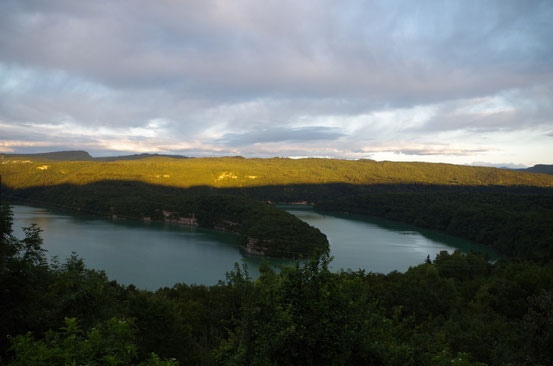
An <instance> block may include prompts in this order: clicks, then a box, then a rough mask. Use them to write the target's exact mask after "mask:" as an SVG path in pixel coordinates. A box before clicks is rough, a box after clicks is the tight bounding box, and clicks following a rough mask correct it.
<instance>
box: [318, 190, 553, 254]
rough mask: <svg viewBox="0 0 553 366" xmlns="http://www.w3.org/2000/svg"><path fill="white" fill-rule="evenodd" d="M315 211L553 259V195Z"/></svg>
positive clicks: (456, 197) (355, 202)
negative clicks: (372, 219) (432, 231)
mask: <svg viewBox="0 0 553 366" xmlns="http://www.w3.org/2000/svg"><path fill="white" fill-rule="evenodd" d="M315 209H317V210H321V211H339V212H347V213H352V214H361V215H368V216H376V217H382V218H386V219H390V220H397V221H402V222H406V223H410V224H413V225H417V226H421V227H426V228H430V229H436V230H441V231H445V232H447V233H448V234H451V235H455V236H459V237H463V238H467V239H470V240H473V241H475V242H477V243H480V244H483V245H488V246H490V247H492V248H494V249H496V250H497V251H498V252H500V253H502V254H504V255H507V256H509V257H514V258H528V259H533V260H542V259H546V260H550V259H553V195H543V194H542V195H536V194H508V193H490V192H488V193H477V192H462V191H458V192H417V193H412V192H410V193H373V194H366V195H360V196H359V195H356V196H351V197H347V198H342V199H336V200H328V201H320V202H318V203H317V205H316V206H315Z"/></svg>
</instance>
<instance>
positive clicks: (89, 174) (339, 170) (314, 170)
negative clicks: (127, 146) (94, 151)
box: [0, 157, 553, 189]
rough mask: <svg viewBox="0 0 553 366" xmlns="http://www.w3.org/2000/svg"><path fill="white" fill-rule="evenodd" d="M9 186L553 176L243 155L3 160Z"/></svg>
mask: <svg viewBox="0 0 553 366" xmlns="http://www.w3.org/2000/svg"><path fill="white" fill-rule="evenodd" d="M0 160H2V161H1V164H0V173H1V174H2V177H3V178H2V179H3V181H2V182H3V184H4V185H6V186H8V187H10V188H14V189H19V188H26V187H33V186H42V185H57V184H78V185H82V184H87V183H92V182H98V181H104V180H127V181H139V182H144V183H149V184H155V185H164V186H172V187H180V188H189V187H195V186H209V187H215V188H228V187H260V186H271V185H279V186H283V185H293V184H329V183H347V184H354V185H374V184H425V185H430V184H432V185H449V186H489V185H495V186H532V187H553V176H551V175H547V174H535V173H526V172H518V171H512V170H506V169H496V168H485V167H473V166H461V165H452V164H436V163H402V162H386V161H383V162H377V161H373V160H356V161H352V160H338V159H286V158H273V159H244V158H240V157H225V158H194V159H172V158H164V157H151V158H146V159H139V160H129V161H114V162H93V161H53V160H50V161H48V160H38V161H37V160H33V159H26V158H19V159H14V158H4V159H0Z"/></svg>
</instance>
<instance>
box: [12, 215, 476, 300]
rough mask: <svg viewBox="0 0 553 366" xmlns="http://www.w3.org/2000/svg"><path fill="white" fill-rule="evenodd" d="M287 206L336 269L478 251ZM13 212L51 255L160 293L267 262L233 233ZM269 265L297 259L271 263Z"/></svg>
mask: <svg viewBox="0 0 553 366" xmlns="http://www.w3.org/2000/svg"><path fill="white" fill-rule="evenodd" d="M285 209H286V210H287V211H289V212H291V213H292V214H294V215H296V216H298V217H299V218H300V219H302V220H304V221H306V222H307V223H309V224H310V225H312V226H315V227H317V228H319V229H320V230H321V231H322V232H323V233H325V234H326V235H327V237H328V238H329V242H330V247H331V254H332V255H333V256H334V261H333V262H332V264H331V268H332V269H333V270H339V269H342V268H343V269H348V268H351V269H353V270H357V269H365V270H366V271H372V272H382V273H388V272H390V271H393V270H398V271H405V270H407V268H409V266H413V265H417V264H420V263H422V262H424V260H425V259H426V256H427V255H430V257H431V258H433V257H434V256H435V255H436V254H437V253H438V252H440V251H441V250H448V251H450V252H451V251H452V250H453V249H454V248H461V249H463V250H469V249H472V248H474V245H473V247H471V244H470V242H467V241H464V240H461V239H458V238H454V237H451V236H447V235H443V234H440V233H437V232H433V231H425V230H419V229H416V228H414V227H411V226H408V225H402V224H399V223H393V222H389V221H383V220H368V219H359V218H356V217H350V216H347V217H345V216H340V215H326V214H325V215H323V214H320V213H317V212H315V211H313V209H312V208H310V207H290V206H287V207H285ZM13 211H14V231H15V233H16V235H17V236H19V237H21V236H22V230H21V227H22V226H28V225H30V224H31V223H37V224H38V225H39V226H40V227H41V229H42V230H43V233H42V237H43V239H44V248H45V249H47V250H48V252H47V255H48V257H49V258H50V257H52V256H57V257H58V258H59V259H60V260H62V261H63V260H64V259H65V258H67V257H69V256H70V255H71V253H72V252H76V253H77V254H78V255H79V256H80V257H82V258H83V259H84V260H85V263H86V265H87V266H88V267H90V268H94V269H99V270H104V271H105V272H106V273H107V275H108V276H109V277H110V279H114V280H117V281H118V282H120V283H122V284H125V285H129V284H134V285H135V286H137V287H139V288H145V289H150V290H155V289H157V288H159V287H164V286H173V285H174V284H175V283H177V282H186V283H188V284H192V283H196V284H205V285H213V284H216V283H217V282H218V281H219V280H225V274H226V272H228V271H231V270H232V269H233V267H234V264H235V263H236V262H238V263H246V264H247V265H248V268H249V272H250V274H251V276H252V277H257V276H258V275H259V272H258V267H259V265H260V264H261V263H262V262H263V261H264V259H263V258H259V257H254V256H246V255H244V254H243V253H241V252H240V249H239V245H238V240H237V237H236V236H235V235H233V234H230V233H221V232H216V231H213V230H208V229H201V228H196V227H189V226H184V225H176V224H165V223H156V222H152V223H144V222H137V221H112V220H107V219H103V218H98V217H91V216H75V215H70V214H67V213H63V212H58V211H52V210H47V209H44V208H37V207H30V206H13ZM476 248H480V247H478V246H476ZM269 263H271V264H273V265H280V264H285V263H293V262H291V261H287V260H276V259H271V260H269Z"/></svg>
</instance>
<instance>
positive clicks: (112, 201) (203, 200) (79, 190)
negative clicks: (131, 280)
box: [4, 181, 328, 258]
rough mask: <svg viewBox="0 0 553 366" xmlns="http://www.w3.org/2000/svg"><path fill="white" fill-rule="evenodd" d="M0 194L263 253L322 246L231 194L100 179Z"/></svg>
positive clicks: (284, 218) (267, 208)
mask: <svg viewBox="0 0 553 366" xmlns="http://www.w3.org/2000/svg"><path fill="white" fill-rule="evenodd" d="M4 197H5V198H7V199H9V200H11V201H17V202H21V203H24V204H35V205H39V206H40V205H43V206H44V205H46V206H54V207H60V208H65V209H69V210H72V211H73V212H75V213H88V214H93V215H98V216H104V217H109V218H114V219H117V218H120V219H131V220H140V221H142V220H145V221H151V220H153V221H165V222H173V223H177V224H185V225H199V226H202V227H206V228H211V229H216V230H222V231H229V232H233V233H236V234H238V235H239V236H240V245H241V247H242V249H243V250H245V251H246V252H247V253H250V254H255V255H262V256H265V257H276V258H298V257H309V256H311V255H312V254H313V251H314V250H315V249H325V248H327V246H328V241H327V239H326V236H325V235H324V234H322V233H321V232H320V231H319V230H318V229H316V228H313V227H312V226H310V225H308V224H306V223H305V222H303V221H301V220H300V219H298V218H297V217H295V216H294V215H292V214H290V213H288V212H286V211H284V210H281V209H280V208H277V207H274V206H272V205H268V204H267V203H264V202H259V201H256V200H253V199H251V198H247V197H239V196H236V195H221V194H205V193H201V194H198V195H196V194H191V193H189V192H186V191H184V190H182V189H179V188H171V187H165V186H152V185H148V184H144V183H140V182H128V181H103V182H97V183H90V184H85V185H69V184H62V185H53V186H39V187H31V188H26V189H20V190H9V189H8V190H5V191H4ZM152 245H155V244H152Z"/></svg>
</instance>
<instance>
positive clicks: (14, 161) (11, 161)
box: [2, 160, 32, 164]
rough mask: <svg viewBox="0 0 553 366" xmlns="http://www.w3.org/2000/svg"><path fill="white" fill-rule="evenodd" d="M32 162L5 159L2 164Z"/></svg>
mask: <svg viewBox="0 0 553 366" xmlns="http://www.w3.org/2000/svg"><path fill="white" fill-rule="evenodd" d="M29 163H32V161H30V160H6V161H3V162H2V164H29Z"/></svg>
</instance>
